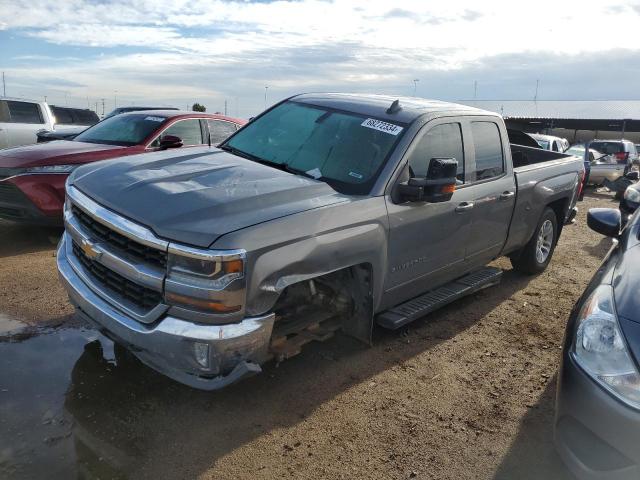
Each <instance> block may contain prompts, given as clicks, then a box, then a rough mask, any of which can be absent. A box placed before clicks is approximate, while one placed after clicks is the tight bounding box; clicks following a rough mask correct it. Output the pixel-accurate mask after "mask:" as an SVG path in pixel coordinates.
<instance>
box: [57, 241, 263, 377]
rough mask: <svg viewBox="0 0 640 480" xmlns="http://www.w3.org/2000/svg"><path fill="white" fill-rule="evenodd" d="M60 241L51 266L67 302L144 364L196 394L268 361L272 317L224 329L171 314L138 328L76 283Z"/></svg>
mask: <svg viewBox="0 0 640 480" xmlns="http://www.w3.org/2000/svg"><path fill="white" fill-rule="evenodd" d="M66 241H68V240H67V235H64V236H63V239H62V241H61V242H60V246H59V247H58V253H57V263H58V271H59V274H60V279H61V280H62V282H63V284H64V286H65V288H66V290H67V292H68V294H69V299H70V301H71V303H72V304H73V305H74V307H76V310H77V312H78V313H79V314H80V316H81V317H83V318H85V319H86V320H87V321H88V322H89V323H91V324H92V325H93V326H95V327H96V329H98V330H99V331H101V332H102V333H104V334H105V335H106V336H107V337H109V338H111V339H112V340H114V341H115V342H117V343H119V344H121V345H123V346H125V347H127V348H128V349H129V350H131V351H132V352H133V353H134V354H135V355H136V356H137V357H138V358H139V359H140V360H141V361H142V362H143V363H145V364H146V365H148V366H149V367H151V368H153V369H154V370H157V371H158V372H160V373H162V374H164V375H166V376H168V377H170V378H172V379H174V380H176V381H178V382H180V383H184V384H186V385H189V386H191V387H194V388H198V389H201V390H218V389H220V388H223V387H225V386H227V385H230V384H231V383H234V382H236V381H238V380H240V379H242V378H244V377H247V376H250V375H253V374H256V373H259V372H260V371H261V368H260V363H262V362H264V361H265V360H266V359H267V358H268V349H269V341H270V339H271V332H272V330H273V323H274V319H275V316H274V315H273V314H268V315H264V316H261V317H251V318H245V319H243V320H242V321H240V322H238V323H232V324H226V325H204V324H197V323H193V322H189V321H185V320H182V319H179V318H175V317H171V316H166V317H164V318H163V319H160V320H159V321H158V322H156V323H154V324H152V325H146V324H142V323H140V322H137V321H135V320H133V319H132V318H130V317H128V316H126V315H125V314H123V313H121V312H120V311H119V310H118V309H116V308H115V307H113V306H112V305H111V304H110V303H108V302H107V301H105V300H104V299H103V298H102V297H100V296H99V295H98V294H97V293H96V292H94V291H93V290H92V289H91V288H90V287H89V286H88V285H87V284H85V283H84V282H83V281H82V280H81V278H80V276H79V275H78V273H77V272H76V271H75V270H74V267H73V265H72V264H71V262H70V261H69V258H68V254H67V248H66V246H65V243H66ZM203 359H204V361H203ZM202 363H205V365H206V366H203V365H202Z"/></svg>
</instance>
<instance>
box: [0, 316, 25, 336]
mask: <svg viewBox="0 0 640 480" xmlns="http://www.w3.org/2000/svg"><path fill="white" fill-rule="evenodd" d="M24 327H26V324H24V323H22V322H21V321H19V320H15V319H13V318H11V317H9V316H8V315H5V314H4V313H0V335H5V334H8V333H14V332H16V331H18V330H22V329H23V328H24Z"/></svg>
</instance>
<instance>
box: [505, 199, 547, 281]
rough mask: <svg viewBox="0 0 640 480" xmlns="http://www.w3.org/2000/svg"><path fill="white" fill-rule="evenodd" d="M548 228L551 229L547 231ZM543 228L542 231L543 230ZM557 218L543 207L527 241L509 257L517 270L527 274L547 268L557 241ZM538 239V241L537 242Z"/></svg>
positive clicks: (533, 273)
mask: <svg viewBox="0 0 640 480" xmlns="http://www.w3.org/2000/svg"><path fill="white" fill-rule="evenodd" d="M549 228H551V230H550V231H549ZM543 229H544V231H543ZM558 233H559V229H558V219H557V218H556V214H555V212H554V211H553V210H552V209H550V208H549V207H547V208H545V210H544V212H542V216H541V217H540V220H539V221H538V225H537V226H536V229H535V230H534V233H533V235H532V236H531V239H530V240H529V242H528V243H527V244H526V245H525V246H524V247H523V248H522V250H521V251H520V253H519V254H518V255H517V256H514V257H512V258H511V265H513V268H514V269H515V270H517V271H518V272H522V273H525V274H527V275H535V274H537V273H541V272H543V271H544V269H545V268H547V265H549V262H550V261H551V257H552V256H553V251H554V250H555V248H556V243H557V241H558ZM539 240H540V243H539Z"/></svg>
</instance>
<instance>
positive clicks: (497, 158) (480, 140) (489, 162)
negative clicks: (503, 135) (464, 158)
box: [471, 122, 504, 180]
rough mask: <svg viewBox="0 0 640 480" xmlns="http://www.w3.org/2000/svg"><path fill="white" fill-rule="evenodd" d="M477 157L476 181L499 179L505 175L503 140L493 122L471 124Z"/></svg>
mask: <svg viewBox="0 0 640 480" xmlns="http://www.w3.org/2000/svg"><path fill="white" fill-rule="evenodd" d="M471 133H472V134H473V149H474V152H475V157H476V180H486V179H488V178H493V177H498V176H500V175H502V174H503V173H504V157H503V155H502V140H501V139H500V130H499V129H498V125H497V124H495V123H493V122H471Z"/></svg>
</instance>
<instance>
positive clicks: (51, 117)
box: [0, 97, 100, 148]
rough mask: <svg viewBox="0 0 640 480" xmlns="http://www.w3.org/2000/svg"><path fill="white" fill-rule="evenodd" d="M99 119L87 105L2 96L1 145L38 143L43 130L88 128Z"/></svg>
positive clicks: (0, 110) (15, 145) (0, 113)
mask: <svg viewBox="0 0 640 480" xmlns="http://www.w3.org/2000/svg"><path fill="white" fill-rule="evenodd" d="M99 120H100V119H99V118H98V116H97V115H96V114H95V112H93V111H91V110H88V109H79V108H68V107H57V106H53V105H49V104H48V103H46V102H37V101H33V100H24V99H20V98H8V97H0V148H9V147H17V146H20V145H28V144H31V143H36V141H37V133H38V132H39V131H41V130H54V129H56V128H58V127H80V130H79V131H82V130H83V129H84V128H87V127H89V126H91V125H93V124H95V123H98V121H99Z"/></svg>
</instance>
